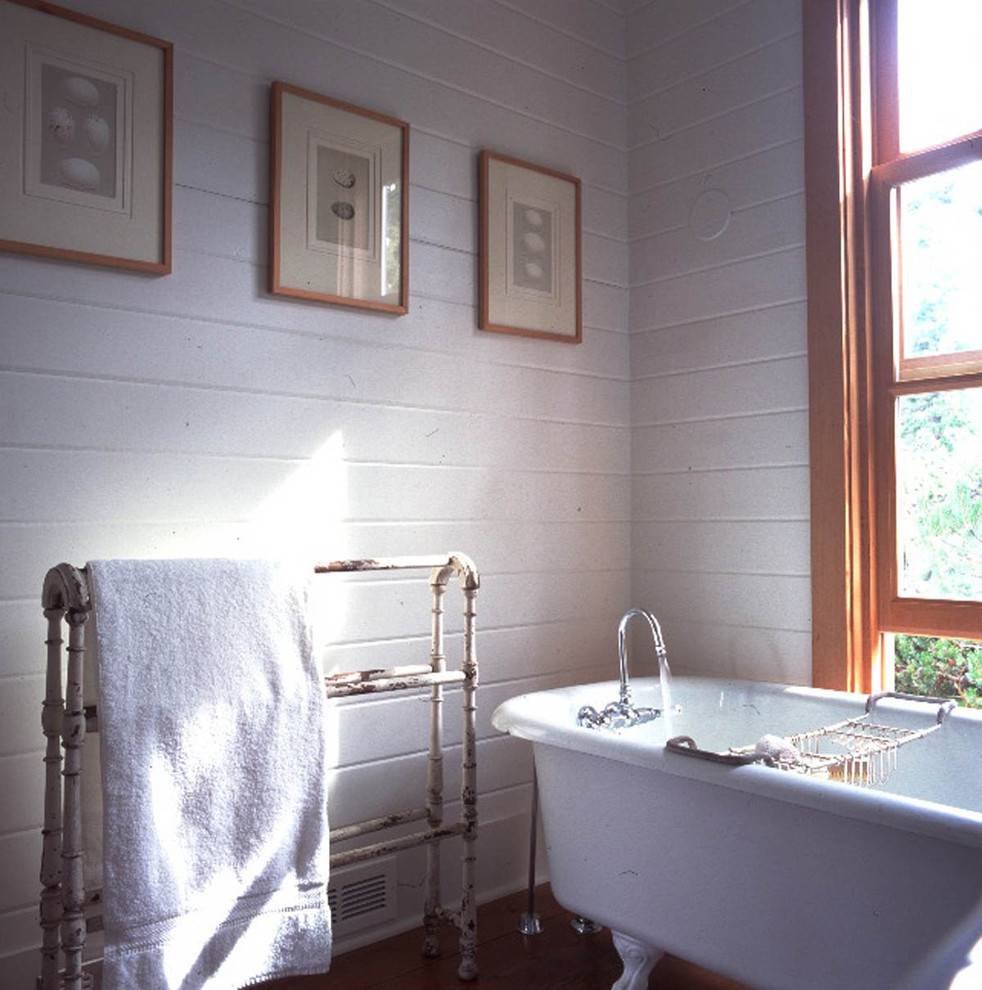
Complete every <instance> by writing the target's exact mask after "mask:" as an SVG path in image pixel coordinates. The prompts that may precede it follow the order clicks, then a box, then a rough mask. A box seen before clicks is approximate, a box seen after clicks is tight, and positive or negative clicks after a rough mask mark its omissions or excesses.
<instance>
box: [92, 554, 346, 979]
mask: <svg viewBox="0 0 982 990" xmlns="http://www.w3.org/2000/svg"><path fill="white" fill-rule="evenodd" d="M89 574H90V576H91V579H92V592H93V601H94V609H95V613H96V625H95V628H96V636H97V643H98V651H99V684H98V691H99V701H98V704H99V746H100V750H101V759H102V788H103V795H102V800H103V809H104V810H103V882H104V923H105V955H104V959H105V961H104V970H103V986H104V988H105V990H134V988H137V987H138V988H140V990H157V988H167V990H178V988H180V990H198V988H207V990H234V988H238V987H243V986H247V985H249V984H253V983H259V982H261V981H263V980H266V979H273V978H275V977H279V976H286V975H292V974H301V973H321V972H325V971H326V970H327V968H328V966H329V964H330V952H331V929H330V913H329V910H328V907H327V899H326V884H327V875H328V850H327V815H326V782H325V733H324V711H325V705H324V686H323V678H322V674H321V671H320V670H319V667H318V664H317V662H316V660H315V658H314V657H313V655H312V650H311V639H310V634H309V628H308V625H307V620H306V608H305V605H306V592H305V585H306V576H305V575H304V576H301V575H299V574H297V572H296V570H295V569H288V568H286V567H285V566H284V565H276V564H272V563H269V562H262V561H232V560H109V561H95V562H93V563H91V564H89ZM91 741H94V740H90V742H91Z"/></svg>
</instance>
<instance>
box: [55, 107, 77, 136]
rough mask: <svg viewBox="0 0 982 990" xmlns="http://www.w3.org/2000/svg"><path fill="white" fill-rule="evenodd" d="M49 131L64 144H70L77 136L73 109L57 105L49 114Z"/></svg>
mask: <svg viewBox="0 0 982 990" xmlns="http://www.w3.org/2000/svg"><path fill="white" fill-rule="evenodd" d="M48 131H49V132H50V134H51V136H52V137H53V138H54V139H55V140H56V141H60V142H61V143H62V144H70V143H71V141H72V139H73V138H74V137H75V118H74V117H73V116H72V112H71V110H68V109H66V108H65V107H55V108H54V109H53V110H52V111H50V113H49V114H48Z"/></svg>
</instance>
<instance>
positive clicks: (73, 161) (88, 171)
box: [61, 158, 102, 190]
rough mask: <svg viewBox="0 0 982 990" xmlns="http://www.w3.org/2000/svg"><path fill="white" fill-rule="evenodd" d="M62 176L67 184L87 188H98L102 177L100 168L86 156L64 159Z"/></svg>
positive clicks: (77, 187)
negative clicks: (85, 157)
mask: <svg viewBox="0 0 982 990" xmlns="http://www.w3.org/2000/svg"><path fill="white" fill-rule="evenodd" d="M61 177H62V179H64V181H65V184H66V185H69V186H74V187H75V188H76V189H85V190H92V189H96V188H97V187H98V185H99V180H100V179H101V178H102V176H101V175H100V174H99V169H97V168H96V167H95V165H93V164H92V162H90V161H87V160H86V159H84V158H66V159H64V160H63V161H62V163H61Z"/></svg>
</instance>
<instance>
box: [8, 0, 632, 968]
mask: <svg viewBox="0 0 982 990" xmlns="http://www.w3.org/2000/svg"><path fill="white" fill-rule="evenodd" d="M73 6H75V7H76V8H77V9H81V10H84V11H85V12H88V13H91V14H94V15H96V16H98V17H102V18H105V19H107V20H109V21H114V22H117V23H121V24H124V25H126V26H128V27H131V28H135V29H138V30H141V31H146V32H149V33H152V34H157V35H160V36H161V37H165V38H168V39H170V40H172V41H173V42H174V43H175V89H176V100H175V104H176V105H175V133H174V154H175V188H174V227H175V230H174V272H173V274H172V275H171V276H169V277H167V278H161V279H147V278H142V277H137V276H134V275H129V274H122V273H118V272H110V271H102V270H98V269H93V268H86V267H81V266H72V265H64V264H55V263H46V262H41V261H35V260H30V259H26V258H19V257H13V256H2V257H0V331H2V353H0V421H2V437H0V440H2V443H0V486H2V489H0V490H2V498H0V538H2V543H3V562H4V567H3V568H2V571H0V629H2V638H3V642H4V643H5V644H6V646H5V649H4V651H3V653H2V655H0V790H2V792H3V795H4V797H3V802H2V809H0V876H2V877H3V878H4V880H3V884H2V888H0V957H4V958H0V969H2V971H3V972H4V973H5V974H7V973H10V972H13V970H12V969H11V967H12V966H13V965H14V959H15V958H19V957H18V954H19V953H21V952H22V950H24V949H26V948H28V947H30V946H32V945H34V944H35V943H36V933H37V927H36V907H35V899H36V896H37V893H38V880H37V867H38V853H39V848H40V840H39V831H38V829H39V825H40V812H41V779H42V778H41V772H42V766H41V761H40V755H41V753H40V749H41V746H40V742H41V736H40V730H39V719H38V715H39V712H40V699H41V694H42V688H43V683H42V677H41V671H42V666H41V665H42V645H41V640H42V635H43V629H42V622H41V615H40V609H39V604H38V593H39V590H40V583H41V579H42V577H43V575H44V572H45V570H46V568H47V567H48V566H50V565H51V564H53V563H56V562H58V561H59V560H69V561H73V562H84V561H85V560H86V559H89V558H93V557H103V556H172V555H174V556H177V555H182V556H183V555H223V554H233V555H235V554H254V553H265V552H279V551H283V550H290V549H296V548H305V549H307V550H309V551H311V552H313V553H315V554H317V555H319V556H321V557H324V558H329V557H339V556H364V555H378V554H411V553H426V552H432V551H434V550H441V549H461V550H464V551H466V552H468V553H470V554H472V555H473V556H474V558H475V559H476V560H477V562H478V564H479V565H480V566H481V568H482V572H483V578H484V582H483V587H482V590H481V593H480V596H479V600H478V614H479V628H480V634H479V636H480V638H479V651H480V660H481V674H482V689H481V692H480V698H479V703H480V722H479V725H480V739H481V742H480V751H481V756H480V783H481V791H482V814H483V816H484V819H485V820H486V822H487V823H488V824H487V826H486V827H485V828H484V829H483V833H482V860H481V868H480V886H481V891H482V892H483V893H484V894H487V893H489V892H491V891H493V890H496V889H500V888H502V887H508V886H512V887H514V886H518V885H519V884H520V883H521V880H522V876H523V870H524V869H525V860H524V848H525V846H524V832H525V827H526V826H525V821H526V819H525V818H524V815H525V812H526V809H527V807H528V797H529V794H528V784H529V780H530V764H529V759H528V752H527V747H526V746H524V745H522V744H519V743H515V742H513V741H512V740H510V739H507V738H500V737H497V735H496V734H495V733H494V731H493V730H492V729H491V727H490V722H489V717H490V713H491V711H492V709H493V707H494V706H495V705H496V704H497V703H498V702H500V701H501V700H503V699H504V698H506V697H508V696H509V695H511V694H514V693H517V692H521V691H527V690H533V689H536V688H538V687H545V686H550V685H554V684H559V683H563V682H569V681H571V680H575V679H582V678H587V677H596V676H597V673H596V665H597V662H598V660H603V661H606V663H605V665H604V668H603V670H604V673H605V674H608V673H609V668H610V663H609V661H610V657H609V643H608V640H609V631H610V629H611V628H612V626H613V623H614V622H615V621H616V616H617V615H618V614H619V613H620V611H622V610H623V608H624V606H625V604H626V602H627V600H628V595H629V587H630V568H629V563H628V562H629V558H630V535H631V534H630V512H631V505H630V429H629V426H630V403H629V365H628V360H629V336H628V333H627V330H628V326H627V313H628V290H627V280H628V277H629V271H628V254H629V244H628V230H627V219H626V218H627V192H628V176H627V153H626V119H627V105H626V85H625V79H626V77H625V70H624V49H623V46H624V18H623V15H622V13H621V11H620V4H619V2H615V0H606V2H605V0H470V2H468V3H466V4H461V3H459V2H457V0H362V2H359V3H350V2H348V0H333V2H324V0H318V2H313V0H290V2H282V0H278V2H275V3H274V2H272V0H264V2H256V0H230V2H223V0H173V2H169V3H167V4H158V3H152V2H150V0H142V2H139V3H133V2H132V0H125V2H124V0H77V2H74V3H73ZM277 78H280V79H285V80H288V81H290V82H293V83H297V84H299V85H301V86H305V87H309V88H311V89H313V90H316V91H320V92H324V93H327V94H329V95H332V96H334V97H337V98H339V99H342V100H347V101H350V102H353V103H356V104H361V105H365V106H368V107H372V108H375V109H378V110H381V111H384V112H387V113H391V114H394V115H396V116H399V117H402V118H403V119H406V120H408V121H409V122H410V124H411V127H412V138H411V189H410V232H411V296H412V298H411V311H410V313H409V314H408V315H407V316H405V317H401V318H398V319H391V318H385V317H380V316H375V315H372V314H368V313H355V312H346V311H342V310H339V309H332V308H330V307H325V306H320V305H307V304H301V303H297V302H288V301H286V300H282V299H273V298H271V297H270V296H268V295H267V293H266V292H265V289H264V286H265V284H266V281H267V256H266V212H267V211H266V193H267V165H268V163H267V155H268V145H267V113H268V87H269V83H270V81H271V80H273V79H277ZM482 147H489V148H493V149H496V150H498V151H501V152H505V153H511V154H515V155H518V156H520V157H524V158H529V159H532V160H535V161H538V162H542V163H544V164H547V165H551V166H553V167H556V168H559V169H563V170H567V171H571V172H574V173H576V174H578V175H580V176H581V177H582V179H583V183H584V190H583V195H584V202H583V207H584V238H583V248H584V276H585V283H584V309H585V324H586V327H585V331H584V342H583V344H582V345H580V346H577V347H569V346H564V345H561V344H555V343H550V342H542V341H534V340H528V339H523V338H520V337H509V336H503V335H498V334H482V333H481V332H479V331H477V330H476V267H477V259H476V255H475V246H476V217H477V203H476V181H477V151H478V149H480V148H482ZM322 580H323V581H324V583H325V585H327V582H330V584H329V586H328V588H327V590H326V593H325V597H324V600H323V602H322V603H321V605H320V606H319V610H320V612H321V618H322V633H323V635H324V637H325V639H326V640H327V641H328V645H327V647H326V658H327V663H328V666H329V668H331V669H343V668H348V667H352V666H360V667H370V666H378V665H387V664H390V663H406V662H419V661H420V660H421V659H422V658H424V657H425V654H426V649H427V643H426V639H427V632H428V628H429V613H428V609H429V604H428V602H429V594H428V588H427V585H426V581H425V577H418V576H406V577H399V578H391V577H384V578H370V577H368V578H365V577H363V578H353V579H344V578H337V579H334V578H325V579H322ZM448 612H449V622H450V628H451V630H454V631H455V634H454V635H453V636H452V637H451V646H453V647H455V648H456V647H459V642H460V639H459V633H458V632H457V631H459V629H460V618H459V613H460V608H459V606H458V601H457V599H456V597H455V593H452V594H451V596H450V598H449V601H448ZM455 700H456V699H455V698H454V697H451V699H450V704H448V705H447V709H446V710H447V714H446V719H447V724H448V726H451V727H452V728H451V729H450V732H451V738H452V739H456V736H455V735H454V734H455V733H457V720H456V719H455V717H454V705H453V702H454V701H455ZM424 714H425V707H424V706H423V705H422V704H420V701H419V700H418V699H410V698H402V699H378V700H374V701H371V702H365V703H360V704H357V705H354V704H352V705H345V706H342V708H340V709H339V712H338V717H337V764H338V770H337V773H336V775H335V780H334V785H333V788H332V806H331V816H332V820H333V823H334V824H343V823H345V822H350V821H353V820H356V819H358V818H361V817H365V816H370V815H375V814H379V813H381V812H383V811H384V810H385V809H386V808H391V807H392V802H394V803H395V804H396V805H397V806H409V805H412V804H417V803H418V802H419V800H420V797H421V793H422V785H423V774H424V763H425V761H424V760H423V759H422V757H421V755H420V753H421V750H422V748H423V746H424V740H425V736H424V734H423V733H422V732H421V731H420V730H421V724H422V718H423V715H424ZM452 762H453V761H452V760H451V763H452ZM451 773H452V772H451ZM451 784H452V781H451ZM450 794H451V791H450V789H449V788H448V796H449V795H450ZM455 810H456V809H455V808H454V806H452V805H451V807H450V808H449V812H450V813H451V814H452V813H454V811H455ZM401 869H402V873H403V875H402V876H401V877H400V880H401V881H402V883H403V885H402V886H400V888H399V889H400V892H401V893H400V898H401V901H400V911H401V916H402V917H410V912H411V911H414V910H415V907H416V903H417V900H418V893H419V890H418V882H419V871H420V860H419V858H418V857H415V856H412V855H409V856H407V857H406V858H405V860H404V861H403V864H402V868H401ZM447 873H448V875H449V877H450V878H451V879H452V878H453V876H454V875H455V873H456V870H449V869H448V871H447ZM32 963H33V961H31V964H32ZM4 979H6V976H5V977H4ZM5 985H6V984H5Z"/></svg>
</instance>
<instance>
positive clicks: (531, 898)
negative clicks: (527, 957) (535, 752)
mask: <svg viewBox="0 0 982 990" xmlns="http://www.w3.org/2000/svg"><path fill="white" fill-rule="evenodd" d="M538 831H539V777H538V774H537V773H536V771H535V762H534V760H533V762H532V809H531V815H530V821H529V879H528V906H527V908H526V911H525V913H524V914H523V915H522V917H521V919H520V920H519V922H518V930H519V931H520V932H521V933H522V934H523V935H541V934H542V920H541V918H539V915H538V912H537V911H536V910H535V852H536V850H535V844H536V839H537V834H538Z"/></svg>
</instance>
